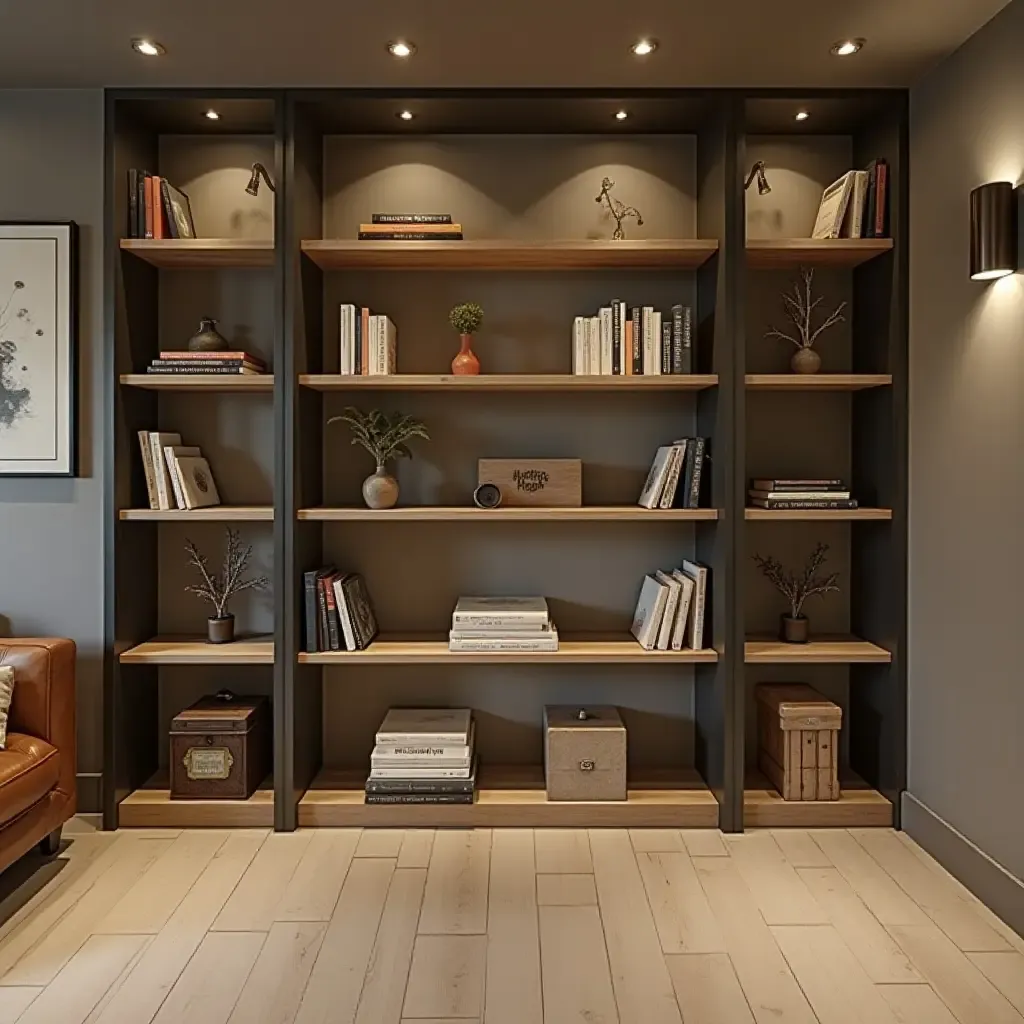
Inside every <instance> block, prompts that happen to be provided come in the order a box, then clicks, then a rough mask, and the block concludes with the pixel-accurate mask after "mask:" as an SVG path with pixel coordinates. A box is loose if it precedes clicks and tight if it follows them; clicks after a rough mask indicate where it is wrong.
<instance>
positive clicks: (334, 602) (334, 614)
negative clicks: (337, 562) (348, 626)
mask: <svg viewBox="0 0 1024 1024" xmlns="http://www.w3.org/2000/svg"><path fill="white" fill-rule="evenodd" d="M336 579H337V576H327V577H326V578H325V579H324V601H325V603H326V605H327V643H328V646H329V647H330V649H331V650H332V651H344V650H346V649H347V648H346V646H345V643H344V642H343V640H342V636H341V618H340V616H339V615H338V599H337V597H336V595H335V593H334V581H335V580H336Z"/></svg>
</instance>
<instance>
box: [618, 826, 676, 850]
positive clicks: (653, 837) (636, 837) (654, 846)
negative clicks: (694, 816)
mask: <svg viewBox="0 0 1024 1024" xmlns="http://www.w3.org/2000/svg"><path fill="white" fill-rule="evenodd" d="M629 839H630V842H631V843H632V844H633V849H634V850H636V852H637V853H681V852H682V851H683V850H684V849H685V847H684V846H683V837H682V836H681V835H680V834H679V830H678V829H675V828H631V829H630V830H629Z"/></svg>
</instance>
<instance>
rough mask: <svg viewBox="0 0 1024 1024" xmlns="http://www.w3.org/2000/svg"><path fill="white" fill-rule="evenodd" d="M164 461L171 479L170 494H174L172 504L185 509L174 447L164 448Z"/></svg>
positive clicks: (185, 504)
mask: <svg viewBox="0 0 1024 1024" xmlns="http://www.w3.org/2000/svg"><path fill="white" fill-rule="evenodd" d="M164 460H165V461H166V462H167V474H168V476H170V478H171V492H172V493H173V494H174V503H175V505H176V506H177V507H178V508H185V507H186V506H187V504H188V502H186V501H185V492H184V491H183V490H182V487H181V477H180V476H179V475H178V460H177V458H176V457H175V455H174V447H173V446H170V445H169V446H168V447H166V448H164Z"/></svg>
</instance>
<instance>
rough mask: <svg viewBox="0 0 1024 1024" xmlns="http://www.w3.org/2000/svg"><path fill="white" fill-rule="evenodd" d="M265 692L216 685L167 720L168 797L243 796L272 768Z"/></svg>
mask: <svg viewBox="0 0 1024 1024" xmlns="http://www.w3.org/2000/svg"><path fill="white" fill-rule="evenodd" d="M271 737H272V721H271V715H270V703H269V701H268V700H267V698H266V697H237V696H235V695H234V694H233V693H230V692H228V691H221V692H220V693H218V694H217V695H216V696H213V697H203V698H201V699H200V700H198V701H196V703H195V704H193V705H192V706H191V707H189V708H186V709H185V710H184V711H182V712H181V713H180V714H178V715H176V716H175V718H174V720H173V721H172V722H171V798H172V799H174V800H216V799H222V800H247V799H248V798H249V797H250V796H252V794H253V793H254V792H255V791H256V789H257V788H258V787H259V785H260V783H261V782H262V781H263V780H264V779H265V778H266V777H267V775H268V774H269V773H270V770H271V766H272V765H271V756H272V747H271V742H272V740H271Z"/></svg>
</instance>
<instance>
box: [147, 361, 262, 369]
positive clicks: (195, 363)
mask: <svg viewBox="0 0 1024 1024" xmlns="http://www.w3.org/2000/svg"><path fill="white" fill-rule="evenodd" d="M149 365H150V366H169V367H171V368H172V369H173V368H175V367H177V368H179V369H184V368H186V367H189V366H198V367H207V368H209V367H217V366H230V367H238V366H244V367H246V368H247V369H250V370H255V369H257V367H256V365H255V364H254V363H250V362H249V361H248V360H246V359H154V360H153V361H152V362H151V363H150V364H149Z"/></svg>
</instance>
